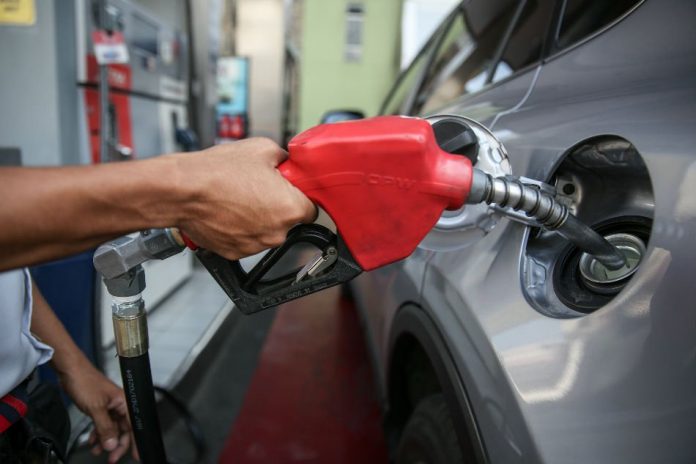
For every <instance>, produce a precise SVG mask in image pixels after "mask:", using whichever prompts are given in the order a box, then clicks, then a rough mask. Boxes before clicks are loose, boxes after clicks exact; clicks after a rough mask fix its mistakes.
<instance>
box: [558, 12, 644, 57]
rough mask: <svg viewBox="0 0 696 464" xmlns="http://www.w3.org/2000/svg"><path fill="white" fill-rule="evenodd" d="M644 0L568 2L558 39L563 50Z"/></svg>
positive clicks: (559, 46)
mask: <svg viewBox="0 0 696 464" xmlns="http://www.w3.org/2000/svg"><path fill="white" fill-rule="evenodd" d="M641 1H642V0H612V1H598V0H566V3H565V6H564V8H563V14H562V16H561V23H560V27H559V30H558V37H557V39H556V48H557V49H563V48H566V47H569V46H571V45H573V44H574V43H576V42H579V41H580V40H582V39H584V38H585V37H587V36H589V35H591V34H592V33H594V32H596V31H598V30H600V29H601V28H603V27H604V26H606V25H608V24H609V23H611V22H612V21H614V20H616V19H618V18H619V17H620V16H621V15H623V14H624V13H626V12H628V11H629V10H630V9H631V8H633V7H634V6H636V5H637V4H639V3H641Z"/></svg>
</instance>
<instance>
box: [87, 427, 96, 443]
mask: <svg viewBox="0 0 696 464" xmlns="http://www.w3.org/2000/svg"><path fill="white" fill-rule="evenodd" d="M96 442H97V433H96V432H95V431H94V429H92V431H91V432H90V433H89V438H88V439H87V444H89V445H94V444H95V443H96Z"/></svg>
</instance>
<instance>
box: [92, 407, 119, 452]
mask: <svg viewBox="0 0 696 464" xmlns="http://www.w3.org/2000/svg"><path fill="white" fill-rule="evenodd" d="M91 416H92V420H93V421H94V428H95V429H96V430H97V436H98V437H99V443H100V444H101V446H102V447H103V448H104V449H105V450H106V451H113V450H114V449H115V448H116V447H117V446H118V426H117V425H116V423H115V422H114V421H113V420H111V416H110V415H109V413H108V412H107V410H106V409H104V408H97V409H95V410H94V411H93V412H92V414H91Z"/></svg>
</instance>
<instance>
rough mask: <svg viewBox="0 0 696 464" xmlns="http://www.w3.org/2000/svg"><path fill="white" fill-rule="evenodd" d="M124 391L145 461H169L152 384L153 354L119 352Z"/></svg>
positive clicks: (155, 463) (151, 463)
mask: <svg viewBox="0 0 696 464" xmlns="http://www.w3.org/2000/svg"><path fill="white" fill-rule="evenodd" d="M118 360H119V364H120V365H121V378H122V379H123V391H124V392H125V394H126V404H127V405H128V414H129V416H130V420H131V427H132V429H133V436H134V437H135V444H136V446H137V447H138V454H140V462H141V463H142V464H166V462H167V457H166V454H165V452H164V442H163V440H162V427H161V426H160V421H159V416H158V415H157V403H156V401H155V390H154V387H153V384H152V372H151V370H150V356H149V355H148V353H147V352H146V353H144V354H141V355H140V356H135V357H125V356H119V358H118Z"/></svg>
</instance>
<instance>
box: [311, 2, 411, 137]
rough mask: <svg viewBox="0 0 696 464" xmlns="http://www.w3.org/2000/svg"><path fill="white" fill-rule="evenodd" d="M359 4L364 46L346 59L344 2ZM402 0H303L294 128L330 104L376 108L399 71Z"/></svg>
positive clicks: (317, 116) (370, 110)
mask: <svg viewBox="0 0 696 464" xmlns="http://www.w3.org/2000/svg"><path fill="white" fill-rule="evenodd" d="M350 3H361V4H362V5H363V8H364V11H365V14H364V18H365V19H364V25H363V50H362V59H361V60H360V61H359V62H347V61H346V60H345V57H344V55H345V51H344V49H345V38H346V7H347V6H348V4H350ZM400 24H401V0H352V1H351V0H304V12H303V18H302V43H301V45H300V50H301V52H300V53H301V55H300V56H301V58H300V96H299V98H300V102H299V112H300V118H299V125H300V127H299V129H300V130H304V129H306V128H308V127H311V126H314V125H316V124H318V123H319V120H320V119H321V116H322V115H323V114H324V113H325V112H326V111H327V110H331V109H357V110H361V111H363V112H364V113H365V114H366V115H368V116H373V115H375V114H376V113H377V111H378V110H379V105H380V104H381V103H382V100H384V98H385V97H386V95H387V92H388V91H389V89H390V88H391V86H392V84H393V83H394V80H395V79H396V76H397V75H398V62H399V42H400V39H399V37H400V28H401V26H400Z"/></svg>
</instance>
